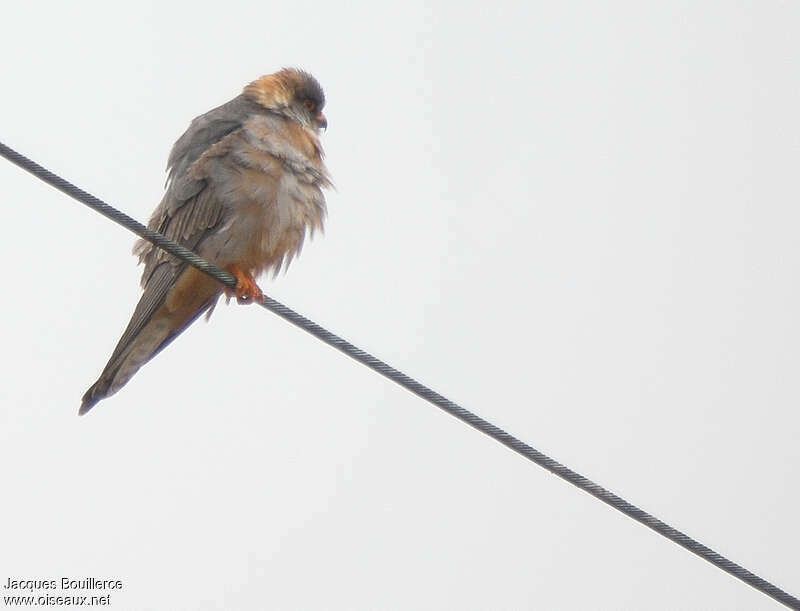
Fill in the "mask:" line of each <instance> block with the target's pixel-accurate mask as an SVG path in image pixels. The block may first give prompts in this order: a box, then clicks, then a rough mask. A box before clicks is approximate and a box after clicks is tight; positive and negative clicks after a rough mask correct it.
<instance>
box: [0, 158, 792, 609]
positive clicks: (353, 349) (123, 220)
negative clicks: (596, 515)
mask: <svg viewBox="0 0 800 611" xmlns="http://www.w3.org/2000/svg"><path fill="white" fill-rule="evenodd" d="M0 155H2V156H3V157H5V158H6V159H8V160H9V161H11V162H12V163H15V164H16V165H18V166H19V167H21V168H23V169H24V170H27V171H28V172H30V173H31V174H33V175H34V176H36V177H37V178H39V179H40V180H43V181H44V182H46V183H47V184H49V185H51V186H53V187H55V188H56V189H59V190H60V191H62V192H64V193H66V194H67V195H69V196H70V197H72V198H74V199H76V200H78V201H79V202H81V203H83V204H85V205H87V206H89V207H90V208H93V209H94V210H96V211H97V212H99V213H100V214H103V215H104V216H106V217H108V218H110V219H111V220H112V221H114V222H116V223H118V224H120V225H122V226H123V227H125V228H127V229H129V230H131V231H132V232H134V233H135V234H137V235H139V236H141V237H142V238H144V239H146V240H148V241H150V242H152V243H153V244H155V245H156V246H158V247H159V248H162V249H164V250H165V251H167V252H168V253H170V254H171V255H174V256H175V257H178V258H179V259H182V260H184V261H186V262H187V263H189V264H190V265H193V266H195V267H196V268H197V269H199V270H201V271H203V272H205V273H206V274H208V275H210V276H212V277H213V278H215V279H217V280H218V281H220V282H221V283H222V284H224V285H225V286H228V287H229V288H235V286H236V279H235V278H234V276H233V275H232V274H229V273H228V272H226V271H224V270H222V269H220V268H218V267H216V266H215V265H212V264H211V263H209V262H208V261H206V260H205V259H202V258H201V257H198V256H197V255H196V254H195V253H193V252H192V251H190V250H188V249H186V248H184V247H183V246H180V245H179V244H176V243H175V242H173V241H172V240H170V239H168V238H167V237H165V236H163V235H161V234H160V233H158V232H156V231H153V230H151V229H148V228H147V227H145V226H144V225H142V224H141V223H139V222H138V221H136V220H134V219H133V218H131V217H129V216H128V215H127V214H124V213H123V212H120V211H119V210H117V209H116V208H113V207H112V206H110V205H108V204H107V203H105V202H104V201H102V200H100V199H98V198H97V197H95V196H94V195H91V194H90V193H87V192H86V191H84V190H83V189H80V188H78V187H76V186H75V185H73V184H72V183H70V182H69V181H67V180H65V179H63V178H61V177H60V176H57V175H56V174H53V173H52V172H50V171H49V170H47V169H45V168H43V167H42V166H40V165H39V164H37V163H36V162H34V161H32V160H30V159H28V158H27V157H25V156H24V155H22V154H20V153H18V152H16V151H14V150H13V149H11V148H9V147H8V146H6V145H5V144H3V143H0ZM261 305H262V306H263V307H265V308H266V309H267V310H269V311H271V312H273V313H274V314H277V315H278V316H280V317H281V318H283V319H285V320H287V321H289V322H291V323H292V324H294V325H296V326H297V327H300V328H301V329H303V330H304V331H307V332H308V333H310V334H311V335H313V336H314V337H317V338H318V339H320V340H322V341H323V342H325V343H326V344H328V345H330V346H333V347H334V348H336V349H337V350H339V351H341V352H343V353H344V354H346V355H347V356H349V357H351V358H353V359H354V360H356V361H358V362H359V363H361V364H363V365H366V366H367V367H369V368H370V369H372V370H374V371H376V372H378V373H380V374H381V375H382V376H384V377H386V378H388V379H390V380H392V381H393V382H395V383H397V384H399V385H400V386H402V387H403V388H405V389H407V390H409V391H411V392H413V393H414V394H416V395H418V396H419V397H422V398H423V399H425V400H426V401H428V402H430V403H432V404H433V405H435V406H436V407H439V408H440V409H442V410H444V411H445V412H447V413H448V414H450V415H452V416H455V417H456V418H458V419H459V420H461V421H463V422H466V423H467V424H469V425H470V426H471V427H473V428H475V429H477V430H479V431H480V432H481V433H484V434H485V435H488V436H489V437H491V438H492V439H494V440H496V441H499V442H500V443H502V444H503V445H504V446H506V447H508V448H510V449H512V450H514V451H515V452H517V453H518V454H521V455H522V456H524V457H525V458H527V459H528V460H530V461H532V462H534V463H536V464H537V465H539V466H541V467H544V468H545V469H547V470H548V471H550V472H551V473H554V474H555V475H558V476H559V477H560V478H562V479H565V480H566V481H568V482H569V483H571V484H573V485H574V486H577V487H578V488H580V489H581V490H584V491H585V492H588V493H589V494H591V495H592V496H594V497H596V498H598V499H600V500H601V501H603V502H604V503H606V504H608V505H611V506H612V507H613V508H614V509H617V510H618V511H621V512H622V513H624V514H625V515H627V516H628V517H631V518H633V519H634V520H636V521H638V522H641V523H642V524H644V525H645V526H647V527H648V528H651V529H652V530H654V531H656V532H657V533H659V534H660V535H662V536H664V537H666V538H667V539H670V540H671V541H674V542H675V543H677V544H678V545H681V546H682V547H684V548H686V549H687V550H689V551H690V552H692V553H693V554H696V555H697V556H700V557H701V558H703V559H705V560H707V561H708V562H710V563H711V564H713V565H714V566H716V567H718V568H720V569H722V570H723V571H726V572H727V573H730V574H731V575H733V576H734V577H737V578H738V579H740V580H742V581H743V582H745V583H746V584H748V585H750V586H752V587H753V588H755V589H757V590H759V591H760V592H763V593H764V594H766V595H768V596H771V597H772V598H774V599H775V600H777V601H779V602H781V603H783V604H784V605H786V606H787V607H789V608H790V609H796V610H800V599H798V598H796V597H795V596H792V595H791V594H789V593H787V592H785V591H784V590H782V589H780V588H779V587H777V586H775V585H773V584H772V583H770V582H768V581H766V580H765V579H762V578H761V577H759V576H758V575H756V574H754V573H752V572H751V571H749V570H747V569H746V568H744V567H742V566H740V565H739V564H736V563H735V562H733V561H731V560H728V559H727V558H726V557H724V556H722V555H720V554H719V553H717V552H715V551H714V550H712V549H711V548H709V547H707V546H705V545H703V544H702V543H700V542H699V541H696V540H695V539H693V538H692V537H690V536H689V535H686V534H684V533H683V532H681V531H679V530H677V529H675V528H673V527H672V526H670V525H669V524H666V523H664V522H662V521H661V520H659V519H658V518H656V517H655V516H653V515H651V514H649V513H647V512H646V511H644V510H643V509H639V508H638V507H636V506H635V505H632V504H631V503H629V502H628V501H626V500H625V499H623V498H621V497H619V496H617V495H616V494H614V493H613V492H610V491H609V490H606V489H605V488H603V487H602V486H600V485H598V484H596V483H594V482H593V481H591V480H589V479H587V478H586V477H584V476H583V475H581V474H580V473H576V472H575V471H573V470H572V469H570V468H568V467H566V466H564V465H562V464H561V463H559V462H558V461H556V460H554V459H552V458H550V457H549V456H546V455H545V454H542V453H541V452H539V451H538V450H536V449H535V448H533V447H531V446H529V445H528V444H527V443H525V442H523V441H521V440H519V439H517V438H516V437H514V436H513V435H511V434H509V433H507V432H506V431H504V430H503V429H501V428H499V427H497V426H495V425H494V424H492V423H491V422H488V421H487V420H484V419H483V418H481V417H480V416H478V415H477V414H474V413H473V412H471V411H469V410H467V409H465V408H463V407H461V406H460V405H457V404H456V403H453V402H452V401H450V400H449V399H447V398H446V397H444V396H442V395H440V394H439V393H437V392H435V391H433V390H431V389H430V388H428V387H427V386H425V385H424V384H421V383H420V382H417V381H416V380H414V379H413V378H411V377H409V376H407V375H406V374H404V373H403V372H401V371H399V370H397V369H395V368H394V367H392V366H391V365H388V364H387V363H384V362H383V361H381V360H380V359H378V358H376V357H374V356H373V355H371V354H369V353H368V352H365V351H364V350H362V349H361V348H358V347H357V346H354V345H353V344H351V343H350V342H348V341H347V340H345V339H342V338H341V337H339V336H338V335H336V334H334V333H331V332H330V331H328V330H327V329H325V328H323V327H321V326H320V325H318V324H317V323H315V322H314V321H312V320H309V319H308V318H306V317H305V316H303V315H302V314H298V313H297V312H295V311H294V310H292V309H291V308H288V307H287V306H285V305H283V304H282V303H280V302H278V301H275V300H274V299H272V298H271V297H268V296H265V297H264V301H263V302H262V304H261Z"/></svg>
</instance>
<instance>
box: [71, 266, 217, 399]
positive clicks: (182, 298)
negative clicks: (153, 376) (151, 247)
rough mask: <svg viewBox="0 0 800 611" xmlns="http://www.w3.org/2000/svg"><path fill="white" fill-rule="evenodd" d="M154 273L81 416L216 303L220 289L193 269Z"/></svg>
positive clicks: (115, 390) (87, 395)
mask: <svg viewBox="0 0 800 611" xmlns="http://www.w3.org/2000/svg"><path fill="white" fill-rule="evenodd" d="M160 271H161V270H157V273H154V274H153V276H152V278H151V280H150V281H149V282H148V283H147V286H146V287H145V290H144V293H143V294H142V298H141V299H140V300H139V303H138V304H137V306H136V310H135V311H134V313H133V316H132V317H131V321H130V323H128V327H127V329H125V332H124V333H123V334H122V337H121V338H120V340H119V343H118V344H117V347H116V348H115V349H114V353H113V354H112V355H111V358H110V359H109V361H108V364H107V365H106V366H105V369H103V373H101V374H100V377H99V378H98V380H97V381H96V382H95V383H94V384H93V385H92V386H91V388H89V390H87V391H86V394H84V395H83V399H82V401H81V407H80V409H79V410H78V414H80V415H83V414H85V413H86V412H88V411H89V410H90V409H92V407H93V406H94V405H95V404H96V403H97V402H98V401H100V400H102V399H105V398H106V397H109V396H111V395H113V394H114V393H115V392H117V391H118V390H119V389H120V388H122V387H123V386H124V385H125V384H126V383H127V382H128V380H130V379H131V377H133V375H134V374H135V373H136V372H137V371H139V369H140V368H141V367H142V365H144V364H145V363H147V362H148V361H149V360H150V359H152V358H153V357H154V356H156V355H157V354H158V353H159V352H161V351H162V350H163V349H164V348H166V347H167V346H168V345H169V344H170V343H171V342H172V340H174V339H175V338H176V337H178V335H180V334H181V333H182V332H183V331H184V330H185V329H186V328H188V327H189V325H191V324H192V323H193V322H194V321H195V320H197V318H198V317H199V316H200V315H202V314H203V313H204V312H206V311H208V310H209V309H210V308H213V306H214V305H215V304H216V302H217V299H218V298H219V295H220V292H221V286H220V285H219V284H218V283H216V282H215V281H213V280H211V279H210V278H209V277H208V276H205V275H204V274H202V273H201V272H198V271H197V270H195V269H194V268H192V267H189V268H186V269H184V270H180V271H179V272H178V273H176V270H174V269H170V268H169V267H167V266H164V270H163V273H158V272H160Z"/></svg>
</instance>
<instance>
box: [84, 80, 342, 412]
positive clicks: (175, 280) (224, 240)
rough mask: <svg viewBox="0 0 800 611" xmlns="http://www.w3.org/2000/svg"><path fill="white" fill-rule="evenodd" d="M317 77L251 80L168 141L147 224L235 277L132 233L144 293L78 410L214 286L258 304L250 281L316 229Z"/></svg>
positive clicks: (194, 313) (321, 100) (204, 306)
mask: <svg viewBox="0 0 800 611" xmlns="http://www.w3.org/2000/svg"><path fill="white" fill-rule="evenodd" d="M324 106H325V95H324V93H323V91H322V87H320V85H319V83H318V82H317V81H316V79H315V78H314V77H313V76H311V75H310V74H308V73H307V72H304V71H302V70H297V69H294V68H284V69H283V70H280V71H279V72H276V73H275V74H269V75H266V76H262V77H261V78H259V79H256V80H255V81H253V82H252V83H250V84H249V85H247V86H246V87H245V88H244V90H243V91H242V93H241V94H240V95H239V96H237V97H235V98H234V99H233V100H231V101H230V102H228V103H227V104H223V105H222V106H220V107H218V108H215V109H214V110H211V111H209V112H207V113H206V114H204V115H201V116H199V117H197V118H196V119H195V120H194V121H192V122H191V124H190V125H189V128H188V129H187V130H186V132H185V133H184V134H183V135H182V136H181V137H180V138H179V139H178V141H177V142H176V143H175V145H174V146H173V148H172V152H171V153H170V156H169V161H168V163H167V170H168V179H167V187H166V192H165V193H164V197H163V199H162V200H161V203H160V204H159V205H158V207H157V208H156V209H155V212H153V215H152V217H151V218H150V222H149V223H148V227H150V229H154V230H155V231H158V232H160V233H162V234H164V235H166V236H167V237H168V238H170V239H172V240H174V241H175V242H178V243H179V244H181V245H183V246H185V247H186V248H188V249H190V250H193V251H194V252H196V253H197V254H199V255H200V256H201V257H203V258H205V259H206V260H208V261H210V262H212V263H214V264H215V265H217V266H219V267H221V268H223V269H226V270H228V271H229V272H230V273H231V274H233V275H234V276H235V277H236V289H235V290H233V291H231V290H229V289H227V288H226V287H224V286H223V285H222V284H220V283H219V282H218V281H216V280H214V279H213V278H211V277H210V276H207V275H206V274H204V273H202V272H200V271H199V270H197V269H195V268H194V267H192V266H190V265H188V264H186V263H184V262H183V261H179V260H178V259H176V258H174V257H173V256H171V255H169V254H167V253H165V252H164V251H163V250H161V249H159V248H157V247H155V246H153V245H152V244H150V243H149V242H146V241H144V240H139V241H138V242H137V243H136V246H135V247H134V254H136V255H138V256H139V262H140V263H144V272H143V274H142V280H141V284H142V288H143V292H142V297H141V299H140V300H139V303H138V304H137V306H136V309H135V310H134V312H133V316H132V317H131V320H130V322H129V323H128V327H127V328H126V329H125V332H124V333H123V334H122V337H121V338H120V340H119V343H118V344H117V347H116V348H115V349H114V352H113V353H112V354H111V358H110V359H109V361H108V364H107V365H106V366H105V369H103V372H102V373H101V374H100V377H99V379H98V380H97V381H96V382H95V383H94V384H93V385H92V387H91V388H89V390H87V391H86V394H85V395H84V396H83V400H82V403H81V406H80V410H79V412H78V413H79V414H85V413H86V412H88V411H89V410H90V409H91V408H92V407H93V406H94V405H95V404H96V403H97V402H98V401H100V400H101V399H105V398H106V397H108V396H110V395H113V394H114V393H115V392H117V391H118V390H119V389H120V388H122V387H123V386H124V385H125V384H126V383H127V382H128V380H130V379H131V377H132V376H133V375H134V374H135V373H136V372H137V371H138V370H139V368H140V367H141V366H142V365H144V364H145V363H147V362H148V361H149V360H150V359H152V358H153V357H154V356H155V355H156V354H158V353H159V352H160V351H161V350H163V349H164V348H165V347H166V346H168V345H169V343H170V342H171V341H172V340H174V339H175V338H176V337H177V336H178V335H180V334H181V333H182V332H183V331H184V330H185V329H186V328H187V327H188V326H189V325H191V324H192V323H193V322H194V321H195V320H196V319H197V318H198V317H199V316H200V315H202V314H203V313H206V316H207V318H208V317H209V316H210V315H211V312H212V311H213V309H214V307H215V305H216V303H217V301H218V299H219V297H220V296H221V295H222V293H223V292H225V293H226V295H227V297H228V299H230V298H231V297H234V296H235V297H236V299H237V301H238V302H239V303H242V304H247V303H253V302H254V301H261V300H262V299H263V294H262V293H261V290H260V289H259V287H258V285H257V284H256V282H255V278H256V277H257V276H258V275H259V274H261V273H263V272H267V271H271V272H273V273H275V274H277V273H278V271H279V270H280V269H281V267H285V266H286V265H288V264H289V263H290V262H291V260H292V259H293V258H294V257H295V256H296V255H297V254H298V253H299V252H300V249H301V247H302V245H303V240H304V238H305V236H306V234H307V233H308V234H309V235H313V233H314V231H316V230H320V231H321V230H322V225H323V221H324V219H325V214H326V207H325V197H324V195H323V192H322V190H323V189H325V188H328V187H330V186H331V181H330V177H329V175H328V171H327V169H326V168H325V164H324V162H323V151H322V146H321V145H320V142H319V138H318V135H319V130H320V129H324V128H327V126H328V122H327V119H326V118H325V115H324V114H323V113H322V109H323V107H324Z"/></svg>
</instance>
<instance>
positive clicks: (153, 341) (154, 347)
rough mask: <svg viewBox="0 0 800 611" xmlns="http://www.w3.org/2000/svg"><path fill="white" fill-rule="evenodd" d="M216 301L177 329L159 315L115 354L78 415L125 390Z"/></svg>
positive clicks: (213, 300)
mask: <svg viewBox="0 0 800 611" xmlns="http://www.w3.org/2000/svg"><path fill="white" fill-rule="evenodd" d="M216 301H217V297H216V296H214V298H213V299H210V300H209V301H208V302H206V303H205V304H204V305H203V306H202V307H201V308H199V309H198V310H197V311H195V312H194V313H193V314H192V315H191V316H190V317H189V318H188V319H187V320H186V321H185V322H184V323H183V324H181V325H180V326H179V327H177V328H175V325H174V324H173V323H174V319H173V317H172V316H170V315H169V314H163V315H159V313H158V312H156V314H155V315H154V316H153V318H152V319H151V321H150V322H149V323H147V324H146V325H145V326H144V328H142V330H141V331H140V332H139V333H138V334H137V335H136V337H135V338H133V339H132V341H131V342H130V343H129V344H128V345H127V346H125V348H124V349H123V350H121V351H119V352H118V353H117V352H115V354H114V356H112V357H111V360H110V361H109V362H108V364H107V365H106V367H105V369H104V370H103V373H102V374H100V377H99V378H98V380H97V381H96V382H95V383H94V384H92V386H91V387H90V388H89V390H87V391H86V393H85V394H84V395H83V398H82V399H81V406H80V408H79V409H78V415H80V416H82V415H84V414H85V413H86V412H88V411H89V410H90V409H92V407H94V406H95V405H96V404H97V403H98V402H99V401H101V400H103V399H105V398H106V397H110V396H111V395H113V394H114V393H115V392H117V391H118V390H119V389H120V388H122V387H123V386H125V384H127V382H128V381H129V380H130V379H131V378H132V377H133V375H134V374H135V373H136V372H137V371H139V369H140V368H141V367H142V365H144V364H145V363H147V362H148V361H149V360H150V359H152V358H153V357H154V356H156V355H157V354H158V353H159V352H161V351H162V350H163V349H164V348H166V347H167V346H168V345H169V344H170V343H171V342H172V341H173V340H174V339H175V338H176V337H178V335H180V334H181V333H183V331H184V330H186V328H187V327H189V325H191V324H192V323H193V322H194V321H195V320H197V318H198V317H200V316H201V315H202V314H203V313H204V312H205V311H206V310H208V309H209V308H211V307H212V306H213V305H215V304H216Z"/></svg>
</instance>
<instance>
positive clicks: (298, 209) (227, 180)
mask: <svg viewBox="0 0 800 611" xmlns="http://www.w3.org/2000/svg"><path fill="white" fill-rule="evenodd" d="M247 136H248V134H246V133H245V134H243V137H242V138H241V139H239V140H238V142H237V143H236V145H235V146H233V147H232V149H231V151H230V154H229V158H228V160H227V161H228V162H229V163H226V166H227V167H226V168H224V169H222V171H221V174H222V175H221V176H219V177H217V178H218V179H221V180H214V181H213V184H214V188H215V190H217V191H218V193H217V195H218V196H219V197H220V198H221V200H222V202H223V204H224V206H225V208H226V210H227V214H226V215H225V220H224V221H223V224H222V227H221V228H220V230H219V231H218V232H216V235H215V237H214V239H213V240H212V241H211V242H210V243H209V244H208V246H209V247H211V248H212V249H213V250H215V251H216V252H213V253H212V254H211V255H210V256H212V257H213V259H215V261H216V262H217V263H218V264H220V265H223V266H224V265H228V264H230V263H236V264H237V265H239V266H240V267H241V268H243V269H248V270H250V271H251V272H252V273H253V274H258V273H260V272H263V271H268V270H274V271H275V272H277V271H278V270H279V269H280V268H281V267H282V266H284V265H287V264H288V263H289V262H291V260H292V259H293V258H294V256H296V255H297V254H298V253H299V251H300V249H301V248H302V245H303V241H304V239H305V235H306V233H307V232H308V233H310V234H312V235H313V233H314V231H316V230H322V226H323V221H324V218H325V212H326V209H325V198H324V196H323V194H322V187H324V186H327V184H328V182H327V178H326V174H325V168H324V166H323V165H322V162H321V159H314V158H313V157H312V158H308V157H306V156H305V155H302V154H301V153H302V151H300V150H297V149H293V150H294V153H295V154H293V155H292V156H291V158H289V159H287V158H286V157H284V156H282V155H281V154H280V153H285V152H286V151H285V150H284V151H274V150H271V149H270V147H269V146H268V145H269V142H266V143H264V142H263V141H261V140H258V139H256V141H255V142H253V138H252V137H250V138H248V137H247ZM281 141H282V146H284V147H285V146H286V142H287V141H286V139H281ZM204 250H205V249H204Z"/></svg>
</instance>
